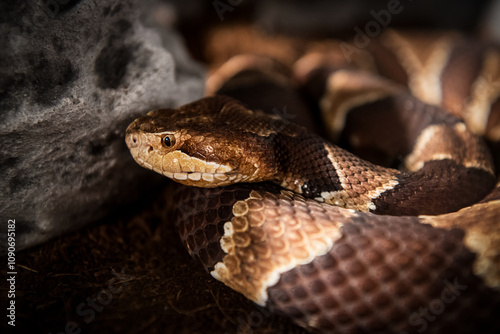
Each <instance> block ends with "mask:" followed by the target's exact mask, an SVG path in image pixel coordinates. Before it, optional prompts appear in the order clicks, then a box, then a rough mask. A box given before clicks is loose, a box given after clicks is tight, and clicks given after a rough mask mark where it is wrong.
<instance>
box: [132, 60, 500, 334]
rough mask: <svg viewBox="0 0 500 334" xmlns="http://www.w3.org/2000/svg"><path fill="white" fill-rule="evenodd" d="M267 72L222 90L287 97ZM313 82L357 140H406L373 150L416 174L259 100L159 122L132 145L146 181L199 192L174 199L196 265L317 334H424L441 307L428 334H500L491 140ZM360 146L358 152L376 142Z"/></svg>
mask: <svg viewBox="0 0 500 334" xmlns="http://www.w3.org/2000/svg"><path fill="white" fill-rule="evenodd" d="M244 63H245V66H248V65H249V64H251V63H252V62H251V58H247V59H246V60H245V62H244ZM260 63H262V62H260ZM268 63H272V62H268ZM233 65H234V64H233ZM320 65H321V64H320ZM266 66H267V65H266ZM254 70H255V69H250V70H248V69H247V70H246V71H244V73H243V72H242V73H243V74H241V75H240V74H237V75H235V77H234V81H233V82H235V83H237V84H235V85H234V86H232V87H233V88H234V87H235V88H234V89H233V88H231V86H230V83H231V80H232V79H229V80H228V81H227V82H226V83H225V84H224V85H223V86H222V87H221V88H220V90H221V91H224V92H232V93H233V94H234V95H237V96H244V94H237V93H235V92H236V90H237V89H240V88H241V87H243V86H245V84H246V83H247V82H249V80H247V79H248V78H251V79H252V80H253V87H259V85H260V87H266V90H269V92H268V95H271V96H272V95H273V93H271V92H270V91H271V90H272V89H274V88H276V87H277V89H280V87H279V86H280V85H281V84H282V82H283V80H281V79H280V80H278V81H274V82H273V80H272V78H271V79H269V76H268V75H265V74H259V73H258V71H254ZM321 71H323V72H321ZM306 72H307V71H305V70H304V69H302V70H301V80H302V81H303V82H304V83H306V84H307V82H308V81H311V82H314V81H315V80H317V78H316V77H315V75H318V73H319V75H318V77H319V78H320V79H321V78H322V80H324V84H323V88H322V89H320V91H321V92H320V93H319V94H315V95H316V96H317V97H318V99H319V100H321V101H320V104H321V106H322V112H325V113H328V114H327V115H326V116H325V118H332V119H337V120H340V121H341V123H342V122H343V123H345V125H346V126H347V127H349V126H350V122H351V120H352V119H354V118H356V117H361V116H362V117H363V118H367V119H369V120H370V121H369V122H372V121H373V123H376V122H379V119H378V118H380V119H385V120H386V122H388V123H390V124H391V125H392V128H393V129H394V132H398V133H399V134H403V137H405V139H407V140H406V141H403V140H394V139H392V138H390V137H387V136H385V135H386V134H382V135H379V134H376V135H375V137H380V138H379V139H380V142H384V143H386V144H387V143H389V144H390V145H389V146H390V149H389V151H391V152H390V153H392V154H396V155H398V154H400V155H402V156H405V159H404V161H403V162H402V165H403V169H402V170H401V171H400V170H395V169H391V168H385V167H381V166H378V165H375V164H372V163H370V162H368V161H365V160H363V159H361V158H359V157H358V156H356V155H354V154H352V153H349V152H347V151H345V150H343V149H341V148H339V147H338V146H335V145H333V144H331V143H329V142H328V141H326V140H324V139H323V138H321V137H319V136H317V135H314V134H312V133H309V132H308V131H307V130H305V129H304V128H303V127H301V126H299V125H295V124H292V123H289V122H285V121H283V120H281V119H280V118H279V117H277V116H275V115H269V114H265V113H263V112H261V111H259V108H258V107H251V106H250V105H252V102H253V100H252V99H248V100H246V101H243V102H240V101H239V100H236V99H233V98H230V97H227V96H221V95H216V96H213V97H207V98H203V99H201V100H199V101H195V102H192V103H190V104H187V105H184V106H182V107H180V108H178V109H162V110H155V111H151V112H149V113H148V114H147V115H145V116H142V117H140V118H138V119H137V120H135V121H134V122H133V123H132V124H130V126H129V127H128V129H127V133H126V143H127V146H128V147H129V149H130V152H131V154H132V156H133V158H134V159H135V160H136V161H137V162H138V163H139V164H140V165H141V166H143V167H145V168H148V169H151V170H154V171H156V172H158V173H160V174H162V175H165V176H167V177H169V178H171V179H173V180H175V181H176V182H178V183H181V184H184V185H187V186H196V187H200V188H193V187H180V188H178V193H176V195H175V198H176V199H177V202H176V203H174V204H175V205H176V211H175V212H176V213H175V217H174V221H175V223H176V225H177V227H178V229H179V233H180V235H181V239H182V240H183V242H184V243H185V245H186V247H187V249H188V251H189V252H190V254H191V255H192V256H193V257H195V258H197V259H199V260H200V262H201V263H202V264H203V265H204V266H205V268H206V270H207V271H208V272H210V273H211V275H212V276H213V277H215V278H216V279H218V280H220V281H222V282H223V283H224V284H226V285H228V286H229V287H231V288H233V289H234V290H236V291H238V292H240V293H242V294H243V295H245V296H246V297H247V298H249V299H250V300H252V301H254V302H256V303H258V304H259V305H262V306H264V305H270V304H272V305H273V306H274V308H275V309H277V310H279V311H280V312H282V313H284V314H286V315H287V316H289V317H290V318H291V319H292V320H293V321H295V322H296V323H297V324H299V325H301V326H303V327H305V328H307V329H308V330H311V331H318V332H324V333H331V332H339V333H354V332H362V333H371V332H377V333H380V332H383V333H400V332H408V333H414V332H418V329H419V327H418V326H416V325H415V324H418V323H421V321H423V320H422V319H425V318H423V317H424V316H425V315H419V312H420V311H419V310H422V309H425V308H429V309H431V310H437V308H436V307H437V306H436V305H438V304H439V305H438V306H439V307H440V309H439V310H441V308H446V314H441V315H440V316H439V317H437V316H436V317H435V320H434V321H433V322H432V324H430V323H428V322H429V320H428V319H427V320H426V321H427V322H426V324H428V325H429V327H428V332H429V333H471V332H476V331H477V330H478V328H480V330H479V331H481V332H485V333H486V332H488V333H497V332H498V331H500V324H499V321H498V319H500V314H498V313H499V310H500V307H499V305H500V292H499V288H500V232H499V228H498V217H499V216H500V209H499V208H500V188H499V187H498V186H499V185H500V183H497V184H496V186H495V183H496V181H495V175H494V173H493V171H494V166H493V162H492V156H491V154H490V153H489V151H488V150H487V149H486V148H485V145H484V142H483V141H482V139H481V138H480V137H479V136H477V135H474V134H473V133H472V132H470V130H469V129H468V127H467V126H466V125H465V124H464V123H463V121H462V120H461V119H460V118H458V117H456V116H453V115H450V114H449V113H448V112H447V111H445V110H444V109H441V108H440V107H438V106H435V105H429V104H426V103H424V102H422V101H421V100H419V99H417V98H415V97H414V96H412V95H411V94H409V93H408V91H407V90H405V89H403V88H401V87H399V86H396V85H391V84H390V83H389V82H388V81H386V80H383V79H379V78H377V77H376V76H374V75H371V74H367V73H360V72H356V71H352V70H338V69H335V70H332V69H331V68H329V67H325V68H324V69H321V68H320V69H319V70H317V71H316V70H315V71H311V73H306ZM245 75H248V77H244V76H245ZM313 86H314V87H315V88H318V87H319V86H320V85H318V84H317V82H316V84H315V85H313ZM354 86H357V87H354ZM367 92H368V93H367ZM240 93H241V92H240ZM229 95H231V94H229ZM250 95H251V94H250ZM275 95H276V96H279V93H276V94H275ZM263 98H264V97H263ZM277 105H280V104H277ZM352 110H355V111H352ZM335 112H337V113H338V114H337V115H335ZM358 115H360V116H358ZM374 115H375V116H374ZM380 115H382V116H384V117H385V118H382V117H381V116H380ZM403 121H408V122H409V124H410V125H408V126H407V127H405V126H406V125H403V123H404V122H403ZM369 122H368V123H369ZM391 122H392V123H391ZM351 127H352V126H351ZM361 128H362V129H363V131H364V132H367V133H368V132H369V131H368V130H365V128H363V126H361ZM339 129H340V128H338V127H337V128H335V129H334V133H333V136H334V137H339V138H341V137H342V131H341V130H339ZM355 132H356V129H355ZM368 134H370V133H368ZM362 135H363V133H362V132H361V131H358V132H357V133H355V138H356V141H357V142H360V143H363V141H364V142H365V143H366V142H368V141H369V140H367V139H365V138H363V137H362ZM372 135H373V133H372ZM353 138H354V137H353ZM375 145H377V143H375ZM391 145H392V146H391ZM193 189H196V191H195V190H193ZM492 189H493V190H492ZM200 198H201V199H202V200H200ZM457 287H460V289H458V288H457ZM464 287H465V288H464ZM455 292H456V293H455ZM443 296H444V297H443ZM452 297H454V298H452ZM452 299H453V301H452ZM441 304H443V305H442V306H441ZM436 312H437V311H436ZM495 312H496V313H495ZM438 313H439V312H438ZM441 313H442V312H441ZM490 313H491V314H492V316H491V318H490V316H489V314H490ZM436 314H437V313H436ZM439 314H440V313H439ZM495 317H496V318H495ZM462 318H463V319H468V320H466V321H458V319H462ZM495 319H497V320H495ZM469 320H470V321H469Z"/></svg>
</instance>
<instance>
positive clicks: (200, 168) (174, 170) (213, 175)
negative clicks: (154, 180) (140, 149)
mask: <svg viewBox="0 0 500 334" xmlns="http://www.w3.org/2000/svg"><path fill="white" fill-rule="evenodd" d="M170 155H171V157H169V159H166V160H165V161H168V162H169V164H166V165H163V166H162V168H159V167H158V166H159V164H158V163H154V162H152V163H150V162H148V161H149V160H150V159H149V158H150V157H146V158H143V157H140V156H139V155H134V159H135V160H136V161H137V163H139V165H141V166H142V167H145V168H147V169H150V170H152V171H155V172H157V173H159V174H162V175H164V176H166V177H168V178H170V179H172V180H174V181H176V182H178V183H181V184H184V185H190V186H198V187H219V186H224V185H228V184H232V183H234V182H239V181H240V180H242V179H243V178H244V176H243V175H241V174H239V173H237V172H234V171H233V170H232V168H231V167H229V166H226V165H223V164H217V163H213V162H206V161H203V160H200V159H197V158H193V157H190V156H188V155H186V154H185V153H182V152H179V151H174V152H171V153H170Z"/></svg>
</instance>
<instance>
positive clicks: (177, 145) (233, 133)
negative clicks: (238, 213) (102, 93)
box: [125, 96, 276, 187]
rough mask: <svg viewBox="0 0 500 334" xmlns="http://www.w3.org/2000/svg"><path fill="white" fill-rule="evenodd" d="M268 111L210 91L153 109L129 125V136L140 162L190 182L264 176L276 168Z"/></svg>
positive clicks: (216, 182)
mask: <svg viewBox="0 0 500 334" xmlns="http://www.w3.org/2000/svg"><path fill="white" fill-rule="evenodd" d="M266 117H267V116H266V115H262V117H260V118H259V117H255V113H254V112H253V111H250V110H248V109H246V108H244V107H243V106H241V104H239V103H238V102H237V101H236V100H234V99H231V98H227V97H221V96H216V97H209V98H204V99H201V100H199V101H196V102H193V103H190V104H187V105H185V106H183V107H180V108H178V109H161V110H154V111H150V112H149V113H148V114H147V115H145V116H142V117H139V118H138V119H136V120H135V121H133V122H132V123H131V124H130V125H129V127H128V128H127V132H126V138H125V142H126V144H127V146H128V148H129V150H130V153H131V154H132V157H133V158H134V159H135V161H136V162H137V163H138V164H139V165H141V166H143V167H145V168H148V169H151V170H154V171H156V172H158V173H160V174H163V175H165V176H167V177H169V178H171V179H173V180H175V181H177V182H179V183H182V184H185V185H192V186H198V187H218V186H224V185H228V184H233V183H237V182H259V181H264V180H266V179H269V178H271V177H273V176H274V175H275V174H276V167H275V164H274V163H273V160H272V158H271V156H272V155H273V154H270V151H272V149H273V148H272V145H273V144H272V141H270V140H269V139H268V137H266V131H267V132H268V130H265V129H264V128H263V127H262V124H265V123H266V122H268V121H269V120H267V119H266Z"/></svg>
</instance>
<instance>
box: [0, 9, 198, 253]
mask: <svg viewBox="0 0 500 334" xmlns="http://www.w3.org/2000/svg"><path fill="white" fill-rule="evenodd" d="M44 3H45V5H41V4H44ZM144 3H145V2H141V1H139V0H123V1H114V0H101V1H71V0H57V1H56V0H51V1H46V2H38V1H31V2H30V1H20V2H14V1H12V2H8V3H7V2H3V4H1V5H0V7H1V8H0V12H1V13H2V14H0V19H1V20H2V23H3V24H2V25H1V26H0V27H1V29H0V43H1V44H0V45H1V46H2V47H1V48H0V141H1V145H0V170H1V178H0V189H1V192H0V219H1V222H0V229H1V231H0V233H1V235H0V238H1V241H0V245H1V249H0V251H1V253H2V254H5V250H6V248H7V247H6V242H5V241H6V235H5V234H6V232H7V222H8V219H15V222H16V248H17V250H19V249H23V248H26V247H30V246H33V245H36V244H39V243H41V242H44V241H46V240H48V239H50V238H52V237H54V236H57V235H60V234H62V233H64V232H67V231H69V230H72V229H76V228H78V227H81V226H83V225H85V224H88V223H90V222H95V221H97V220H99V219H102V218H103V217H106V216H107V215H108V214H110V213H111V212H116V210H117V209H118V208H123V207H127V206H128V205H130V204H131V203H134V202H136V201H137V200H139V199H141V198H144V197H146V196H147V194H148V193H151V192H152V191H153V190H154V188H155V187H158V185H159V184H161V183H162V182H164V178H162V177H161V176H155V175H154V173H151V172H148V171H146V170H144V169H143V168H141V167H139V166H138V165H137V164H136V163H135V162H134V161H133V160H132V158H131V156H130V154H129V152H128V150H127V148H126V146H125V143H124V133H125V129H126V127H127V125H128V124H129V123H130V122H131V121H132V120H133V119H134V118H135V117H137V116H138V115H140V114H142V113H145V112H146V111H148V110H150V109H154V108H159V107H176V106H179V105H182V104H184V103H187V102H189V101H192V100H195V99H197V98H199V97H201V96H202V94H203V89H204V72H203V69H202V68H201V66H200V65H198V64H196V63H194V62H193V61H191V60H190V59H189V57H188V56H187V54H186V52H185V50H184V47H183V45H182V43H181V41H180V39H179V38H178V36H177V35H176V34H175V33H174V32H172V31H170V30H169V29H167V28H165V27H163V28H158V27H155V26H153V25H152V23H151V22H150V21H151V20H149V21H148V20H145V19H144V18H149V17H151V15H149V13H150V11H151V10H154V7H153V6H154V3H153V4H151V3H150V2H148V5H145V4H144ZM30 4H31V5H30ZM4 240H5V241H4Z"/></svg>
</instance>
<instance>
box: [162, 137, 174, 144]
mask: <svg viewBox="0 0 500 334" xmlns="http://www.w3.org/2000/svg"><path fill="white" fill-rule="evenodd" d="M163 144H164V145H165V146H166V147H171V146H174V144H175V137H174V136H168V135H167V136H165V137H164V138H163Z"/></svg>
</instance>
